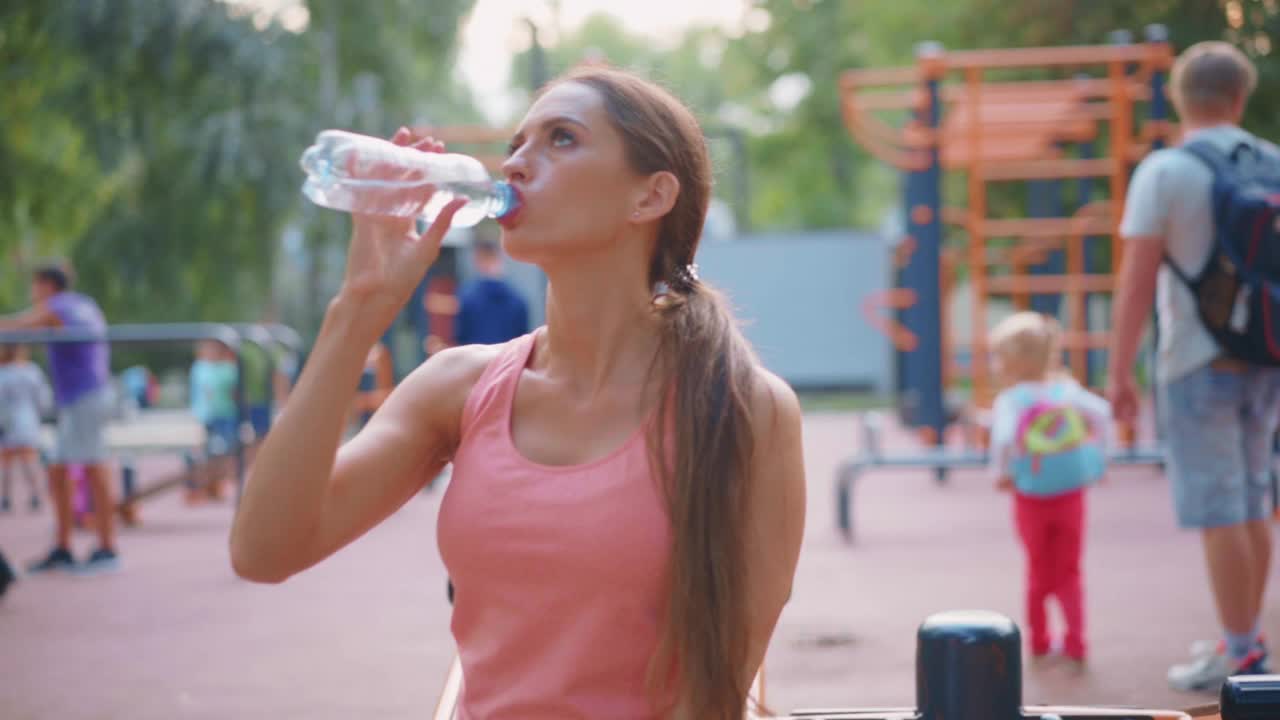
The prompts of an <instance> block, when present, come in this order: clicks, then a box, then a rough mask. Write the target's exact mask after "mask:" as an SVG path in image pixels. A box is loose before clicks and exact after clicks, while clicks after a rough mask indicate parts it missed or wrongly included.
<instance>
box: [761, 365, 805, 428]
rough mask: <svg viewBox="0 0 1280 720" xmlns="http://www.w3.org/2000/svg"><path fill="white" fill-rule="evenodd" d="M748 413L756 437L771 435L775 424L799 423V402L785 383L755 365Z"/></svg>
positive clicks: (794, 393)
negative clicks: (765, 434)
mask: <svg viewBox="0 0 1280 720" xmlns="http://www.w3.org/2000/svg"><path fill="white" fill-rule="evenodd" d="M752 374H753V380H754V382H753V383H752V385H751V398H750V412H751V419H752V420H753V421H754V422H753V424H754V425H755V427H756V433H757V435H759V434H761V433H772V432H774V431H775V430H776V426H775V423H778V422H783V423H792V424H798V423H799V422H800V400H799V398H797V397H796V392H795V390H793V389H792V388H791V385H789V384H788V383H787V381H785V380H783V379H782V378H780V377H778V376H777V375H775V374H773V373H772V372H770V371H769V370H766V369H765V368H764V367H762V366H759V365H757V366H756V367H755V368H754V371H753V373H752Z"/></svg>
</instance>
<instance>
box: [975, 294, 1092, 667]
mask: <svg viewBox="0 0 1280 720" xmlns="http://www.w3.org/2000/svg"><path fill="white" fill-rule="evenodd" d="M990 346H991V350H992V362H993V364H994V368H993V369H994V370H995V372H996V375H997V377H999V378H1000V381H1001V385H1002V387H1003V390H1002V391H1001V392H1000V394H999V395H997V396H996V401H995V407H994V408H993V410H992V416H993V417H992V429H991V458H992V466H993V470H994V471H995V473H996V476H997V478H998V480H997V486H998V487H999V488H1000V489H1002V490H1006V491H1012V492H1013V494H1014V523H1015V525H1016V527H1017V530H1018V536H1019V538H1020V539H1021V541H1022V545H1023V549H1024V550H1025V552H1026V557H1027V587H1026V613H1027V626H1028V628H1029V630H1030V641H1031V659H1032V663H1033V664H1035V663H1039V662H1041V661H1043V660H1045V659H1047V658H1049V657H1050V654H1051V652H1052V641H1051V639H1050V634H1049V626H1048V620H1047V616H1046V612H1045V607H1046V604H1047V601H1048V599H1049V598H1050V597H1053V598H1056V599H1057V601H1058V604H1059V606H1060V607H1061V608H1062V616H1063V619H1064V620H1065V623H1066V633H1065V636H1064V638H1063V644H1062V651H1063V652H1064V653H1065V655H1066V657H1067V659H1068V660H1069V661H1070V662H1071V664H1072V665H1073V667H1074V668H1075V669H1076V670H1077V671H1082V670H1083V669H1084V667H1085V658H1086V654H1087V648H1086V645H1085V618H1084V582H1083V579H1082V576H1081V556H1082V555H1083V551H1084V528H1085V493H1084V491H1085V488H1086V487H1087V486H1088V485H1090V484H1092V483H1094V482H1096V481H1098V480H1100V479H1101V478H1102V475H1103V473H1104V471H1105V470H1106V453H1105V448H1106V445H1107V443H1108V441H1109V436H1110V433H1111V421H1110V418H1111V408H1110V406H1109V405H1108V403H1107V402H1106V401H1105V400H1103V399H1102V398H1100V397H1098V396H1097V395H1094V394H1093V393H1091V392H1089V391H1088V390H1086V389H1084V388H1083V387H1081V386H1080V385H1079V384H1078V383H1077V382H1076V381H1075V380H1074V379H1073V378H1071V377H1070V376H1069V375H1067V374H1065V373H1063V372H1062V371H1061V369H1060V367H1059V365H1060V357H1061V329H1060V327H1059V325H1058V322H1057V321H1056V320H1054V319H1052V318H1050V317H1047V316H1045V315H1041V314H1039V313H1033V312H1020V313H1017V314H1015V315H1013V316H1011V317H1009V318H1007V319H1005V320H1004V321H1003V322H1001V323H999V324H998V325H997V326H996V327H995V329H994V330H993V331H992V332H991V337H990Z"/></svg>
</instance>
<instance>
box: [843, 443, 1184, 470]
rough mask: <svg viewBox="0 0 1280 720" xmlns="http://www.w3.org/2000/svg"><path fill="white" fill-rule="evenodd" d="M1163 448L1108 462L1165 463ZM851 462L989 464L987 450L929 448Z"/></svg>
mask: <svg viewBox="0 0 1280 720" xmlns="http://www.w3.org/2000/svg"><path fill="white" fill-rule="evenodd" d="M1164 461H1165V456H1164V451H1163V450H1162V449H1161V448H1159V447H1134V448H1125V449H1120V450H1112V451H1110V452H1108V453H1107V462H1108V463H1109V464H1114V465H1159V464H1162V463H1164ZM850 463H851V464H853V465H855V466H857V467H860V468H863V469H866V468H881V467H888V468H907V467H909V468H932V467H949V468H956V467H959V468H964V467H986V466H987V465H989V464H990V463H991V455H990V453H988V452H985V451H983V452H975V451H972V450H963V451H956V450H952V449H950V448H937V449H936V450H930V449H928V448H924V449H921V450H916V451H914V452H910V453H902V454H898V455H886V454H878V453H865V454H860V455H856V456H854V457H853V458H851V460H850Z"/></svg>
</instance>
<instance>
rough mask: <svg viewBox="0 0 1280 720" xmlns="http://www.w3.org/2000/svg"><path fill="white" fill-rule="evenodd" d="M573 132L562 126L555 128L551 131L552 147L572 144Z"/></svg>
mask: <svg viewBox="0 0 1280 720" xmlns="http://www.w3.org/2000/svg"><path fill="white" fill-rule="evenodd" d="M573 140H574V138H573V133H571V132H569V131H568V130H565V129H564V128H556V129H554V130H552V131H551V145H552V147H567V146H569V145H572V144H573Z"/></svg>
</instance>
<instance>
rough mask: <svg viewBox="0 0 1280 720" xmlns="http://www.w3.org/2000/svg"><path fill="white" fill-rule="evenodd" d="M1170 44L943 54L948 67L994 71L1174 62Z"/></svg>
mask: <svg viewBox="0 0 1280 720" xmlns="http://www.w3.org/2000/svg"><path fill="white" fill-rule="evenodd" d="M1172 59H1173V52H1172V50H1170V49H1169V47H1168V46H1167V45H1147V44H1143V45H1067V46H1062V47H1046V48H1005V49H996V50H959V51H956V52H948V53H946V54H944V55H943V63H944V64H945V65H946V67H947V69H948V70H970V69H981V70H994V69H999V68H1021V67H1031V66H1036V65H1105V64H1108V63H1117V62H1123V63H1151V64H1155V65H1160V66H1162V67H1163V66H1164V65H1165V64H1166V63H1171V62H1172Z"/></svg>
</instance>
